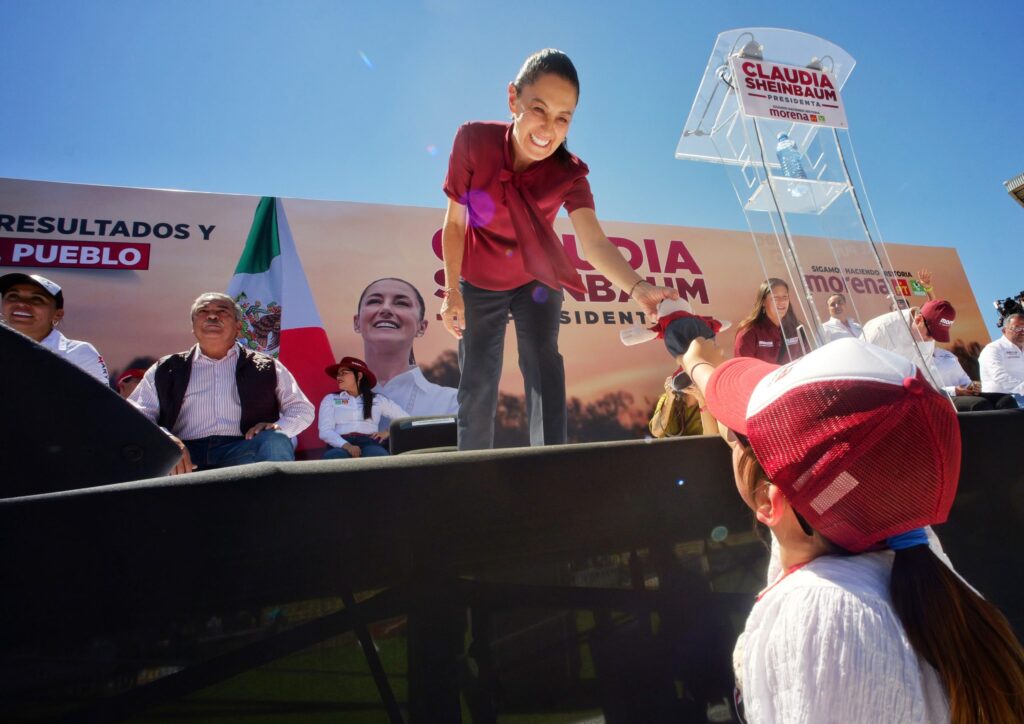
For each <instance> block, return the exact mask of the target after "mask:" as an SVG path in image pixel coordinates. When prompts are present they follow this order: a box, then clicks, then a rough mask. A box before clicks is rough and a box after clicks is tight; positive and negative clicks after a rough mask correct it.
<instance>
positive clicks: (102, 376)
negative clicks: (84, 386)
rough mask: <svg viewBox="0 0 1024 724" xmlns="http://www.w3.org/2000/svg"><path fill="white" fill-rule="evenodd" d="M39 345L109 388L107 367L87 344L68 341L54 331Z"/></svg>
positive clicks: (98, 354) (73, 340) (72, 340)
mask: <svg viewBox="0 0 1024 724" xmlns="http://www.w3.org/2000/svg"><path fill="white" fill-rule="evenodd" d="M39 344H41V345H43V346H44V347H46V348H47V349H49V350H51V351H53V352H55V353H57V354H59V355H60V356H61V357H65V358H67V361H68V362H70V363H71V364H73V365H75V367H78V368H80V369H83V370H85V371H86V372H88V373H89V374H90V375H92V376H93V377H95V378H96V379H97V380H99V381H100V382H102V383H103V384H104V385H106V386H107V387H110V375H109V374H108V373H107V366H106V365H105V364H104V363H103V358H102V357H101V356H100V353H99V352H97V351H96V348H95V347H93V346H92V345H91V344H89V343H88V342H79V341H78V340H76V339H68V338H67V337H65V336H64V335H63V334H61V333H60V332H58V331H57V330H56V329H54V330H53V331H52V332H50V333H49V334H48V335H46V336H45V337H43V341H42V342H40V343H39Z"/></svg>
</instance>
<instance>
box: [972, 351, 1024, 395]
mask: <svg viewBox="0 0 1024 724" xmlns="http://www.w3.org/2000/svg"><path fill="white" fill-rule="evenodd" d="M978 366H979V367H980V368H981V389H982V391H983V392H1003V393H1006V394H1018V395H1022V394H1024V380H1020V379H1017V378H1016V377H1014V376H1013V375H1011V374H1010V372H1009V371H1008V370H1007V369H1006V364H1005V363H1004V361H1003V354H1002V350H1001V349H1000V348H999V346H998V345H996V344H994V343H993V344H989V345H987V346H986V347H985V349H983V350H981V356H980V357H978Z"/></svg>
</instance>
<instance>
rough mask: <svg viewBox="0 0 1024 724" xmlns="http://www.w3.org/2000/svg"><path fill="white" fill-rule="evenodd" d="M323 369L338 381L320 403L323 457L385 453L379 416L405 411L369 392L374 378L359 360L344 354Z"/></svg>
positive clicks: (385, 436)
mask: <svg viewBox="0 0 1024 724" xmlns="http://www.w3.org/2000/svg"><path fill="white" fill-rule="evenodd" d="M324 372H326V373H327V375H328V376H329V377H331V378H332V379H335V380H337V381H338V392H336V393H334V394H330V395H327V396H326V397H324V399H323V401H322V402H321V403H320V422H319V429H320V439H321V440H323V441H324V442H325V443H327V444H328V445H329V446H330V447H329V448H328V449H327V452H325V453H324V459H325V460H336V459H344V458H358V457H380V456H382V455H388V454H389V452H388V449H387V447H386V445H387V440H388V433H387V432H379V431H378V426H379V425H380V419H381V417H389V418H391V419H392V420H394V419H397V418H400V417H408V415H407V414H406V412H405V410H403V409H402V408H401V407H399V406H398V405H396V404H395V403H394V402H392V401H391V400H389V399H388V398H386V397H384V396H383V395H379V394H377V393H375V392H374V391H373V388H374V386H375V385H376V384H377V378H376V376H375V375H374V374H373V372H372V371H371V370H370V368H369V367H367V366H366V363H365V362H363V361H362V360H361V359H358V358H356V357H344V358H342V360H341V361H340V362H338V364H335V365H331V366H330V367H328V368H327V369H325V370H324Z"/></svg>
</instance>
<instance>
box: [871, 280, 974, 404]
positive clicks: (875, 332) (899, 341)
mask: <svg viewBox="0 0 1024 724" xmlns="http://www.w3.org/2000/svg"><path fill="white" fill-rule="evenodd" d="M955 320H956V310H955V309H954V308H953V305H952V304H950V303H949V302H947V301H946V300H945V299H933V300H931V301H929V302H925V304H924V305H923V306H922V307H921V308H920V309H918V308H916V307H914V308H911V309H901V310H897V311H895V312H888V313H886V314H882V315H880V316H878V317H875V318H874V319H869V320H868V321H867V323H865V325H864V339H865V340H866V341H868V342H870V343H871V344H874V345H877V346H879V347H881V348H883V349H887V350H889V351H890V352H895V353H896V354H898V355H900V356H901V357H903V358H904V359H908V360H910V361H911V362H913V363H914V364H916V365H920V366H927V368H928V373H929V374H928V376H929V378H930V380H929V381H931V382H933V384H936V385H942V384H943V383H942V376H941V375H940V374H939V372H938V370H937V369H936V368H935V363H934V361H933V360H932V354H933V353H934V352H935V342H936V341H938V342H942V343H946V342H948V341H949V331H950V329H951V328H952V327H953V322H954V321H955ZM915 342H916V344H915ZM919 349H920V350H921V356H920V357H919V356H918V353H917V351H918V350H919ZM922 358H923V359H922Z"/></svg>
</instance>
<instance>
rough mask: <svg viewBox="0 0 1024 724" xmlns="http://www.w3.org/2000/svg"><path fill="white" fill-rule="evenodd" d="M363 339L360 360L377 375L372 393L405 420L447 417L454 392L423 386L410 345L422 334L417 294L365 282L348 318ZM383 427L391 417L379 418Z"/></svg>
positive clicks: (396, 282)
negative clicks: (401, 413)
mask: <svg viewBox="0 0 1024 724" xmlns="http://www.w3.org/2000/svg"><path fill="white" fill-rule="evenodd" d="M352 323H353V326H354V328H355V331H356V334H359V335H360V336H362V338H363V358H364V359H365V360H366V362H367V364H368V365H370V367H372V368H373V370H374V371H375V372H376V373H377V380H378V381H379V383H380V384H379V387H378V388H377V392H379V393H380V394H383V395H387V396H388V397H390V398H391V399H392V400H394V401H395V402H397V403H398V404H399V405H400V406H401V407H402V408H403V409H404V410H405V411H406V412H408V413H409V415H415V416H423V415H453V414H455V413H457V412H458V411H459V402H458V399H457V395H458V390H457V389H455V388H454V387H444V386H442V385H437V384H434V383H433V382H429V381H428V380H427V379H426V378H425V377H424V376H423V372H422V371H421V370H420V368H419V365H417V364H416V355H415V353H414V351H413V343H414V342H415V341H416V339H417V338H419V337H422V336H423V335H424V333H425V332H426V331H427V319H426V316H425V306H424V302H423V295H421V294H420V292H419V290H418V289H417V288H416V287H414V286H413V285H412V284H410V283H409V282H407V281H405V280H404V279H397V278H393V277H387V278H384V279H377V280H376V281H373V282H370V284H368V285H367V286H366V288H365V289H364V290H363V293H362V294H360V295H359V304H358V305H357V307H356V314H355V316H354V317H353V319H352ZM384 417H385V419H384V427H385V428H386V426H387V423H388V422H390V420H392V419H394V418H391V417H390V415H385V416H384Z"/></svg>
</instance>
